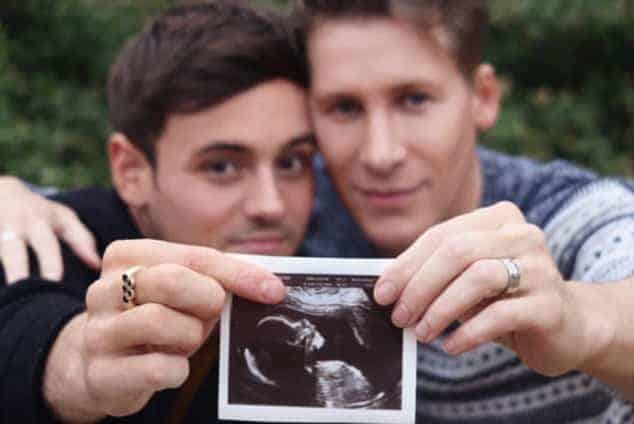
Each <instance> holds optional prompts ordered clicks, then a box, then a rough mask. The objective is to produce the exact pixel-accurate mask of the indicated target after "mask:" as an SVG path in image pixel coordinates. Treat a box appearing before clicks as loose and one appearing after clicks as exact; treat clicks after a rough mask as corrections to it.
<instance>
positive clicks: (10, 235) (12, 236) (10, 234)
mask: <svg viewBox="0 0 634 424" xmlns="http://www.w3.org/2000/svg"><path fill="white" fill-rule="evenodd" d="M19 238H20V236H19V235H18V233H16V232H15V231H11V230H5V231H2V232H1V233H0V243H6V242H8V241H11V240H16V239H19Z"/></svg>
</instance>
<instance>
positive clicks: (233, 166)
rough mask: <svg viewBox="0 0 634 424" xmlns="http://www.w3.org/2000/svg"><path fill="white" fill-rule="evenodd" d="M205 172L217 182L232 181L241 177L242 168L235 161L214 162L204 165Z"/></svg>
mask: <svg viewBox="0 0 634 424" xmlns="http://www.w3.org/2000/svg"><path fill="white" fill-rule="evenodd" d="M203 170H204V171H205V173H206V174H207V175H209V176H210V177H212V178H214V179H217V180H222V181H225V180H232V179H235V178H238V177H239V176H240V172H241V171H242V167H241V166H240V164H239V163H237V162H236V161H233V160H227V159H222V160H213V161H210V162H207V163H205V164H204V165H203Z"/></svg>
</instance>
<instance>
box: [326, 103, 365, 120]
mask: <svg viewBox="0 0 634 424" xmlns="http://www.w3.org/2000/svg"><path fill="white" fill-rule="evenodd" d="M330 110H331V112H332V113H333V114H335V115H337V116H339V117H342V118H353V117H355V116H357V115H359V114H360V113H361V111H362V107H361V105H360V104H359V102H357V101H356V100H354V99H341V100H338V101H337V102H335V103H334V104H333V105H332V106H331V108H330Z"/></svg>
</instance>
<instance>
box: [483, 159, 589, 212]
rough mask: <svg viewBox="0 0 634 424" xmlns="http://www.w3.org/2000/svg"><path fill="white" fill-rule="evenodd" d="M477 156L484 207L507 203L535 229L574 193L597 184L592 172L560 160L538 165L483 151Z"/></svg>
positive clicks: (526, 160) (527, 160)
mask: <svg viewBox="0 0 634 424" xmlns="http://www.w3.org/2000/svg"><path fill="white" fill-rule="evenodd" d="M479 154H480V159H481V162H482V173H483V176H484V195H483V204H484V205H489V204H493V203H496V202H499V201H502V200H510V201H512V202H513V203H515V204H516V205H518V206H519V207H520V209H522V211H523V212H524V213H525V214H526V215H527V217H528V218H529V219H530V220H531V221H533V222H535V223H536V224H538V225H543V224H544V222H545V221H546V220H547V219H548V217H549V216H550V215H551V213H552V212H553V210H556V209H557V208H558V207H560V206H561V204H562V203H563V202H565V200H566V199H567V198H569V197H570V196H572V195H573V194H574V193H575V192H576V191H577V190H579V189H581V188H583V187H584V186H586V185H588V184H591V183H593V182H594V181H596V180H598V176H597V175H596V174H594V173H593V172H591V171H588V170H586V169H583V168H580V167H577V166H575V165H572V164H571V163H569V162H566V161H562V160H555V161H551V162H547V163H539V162H537V161H535V160H533V159H529V158H526V157H522V156H518V157H515V156H510V155H506V154H502V153H497V152H493V151H491V150H487V149H483V148H481V149H479Z"/></svg>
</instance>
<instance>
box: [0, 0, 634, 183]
mask: <svg viewBox="0 0 634 424" xmlns="http://www.w3.org/2000/svg"><path fill="white" fill-rule="evenodd" d="M170 3H173V1H169V0H136V1H134V0H110V1H104V0H55V1H50V0H2V1H1V4H0V173H9V174H14V175H18V176H20V177H23V178H26V179H28V180H30V181H32V182H36V183H40V184H51V185H56V186H60V187H74V186H79V185H85V184H103V183H106V182H107V180H108V177H107V175H108V173H107V168H106V166H105V165H106V161H105V148H104V146H105V144H104V141H105V139H106V137H107V134H108V124H107V116H106V106H105V98H104V90H103V87H104V82H105V78H106V74H107V69H108V64H109V63H110V62H111V60H112V59H113V57H114V55H115V54H116V52H117V51H118V49H119V48H120V46H121V45H122V43H123V42H124V40H125V39H126V38H128V37H129V36H130V35H131V34H132V33H134V32H136V31H137V30H138V29H139V28H140V27H141V25H142V24H143V22H144V20H146V19H147V17H148V16H150V15H151V14H152V13H154V12H156V11H157V10H160V8H162V7H165V5H167V4H170ZM276 3H278V4H283V3H285V2H284V0H280V1H276ZM491 4H492V10H493V16H494V20H493V27H492V32H491V40H490V43H489V46H490V48H489V50H488V53H487V57H488V59H489V60H490V61H491V62H493V63H494V64H495V65H496V67H497V68H498V71H499V72H500V73H501V76H502V79H503V82H504V89H505V99H504V104H503V113H502V116H501V119H500V121H499V124H498V125H497V127H496V128H495V129H494V130H493V131H491V132H490V133H489V134H488V135H487V136H486V138H485V140H484V141H485V142H486V143H488V144H489V145H490V146H492V147H495V148H497V149H500V150H504V151H508V152H513V153H521V154H527V155H530V156H533V157H536V158H539V159H544V160H546V159H548V158H551V157H563V158H567V159H569V160H572V161H575V162H578V163H581V164H583V165H585V166H588V167H592V168H594V169H596V170H598V171H600V172H602V173H610V174H619V175H627V176H629V177H634V30H632V28H634V0H601V1H596V0H548V1H544V0H491Z"/></svg>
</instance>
